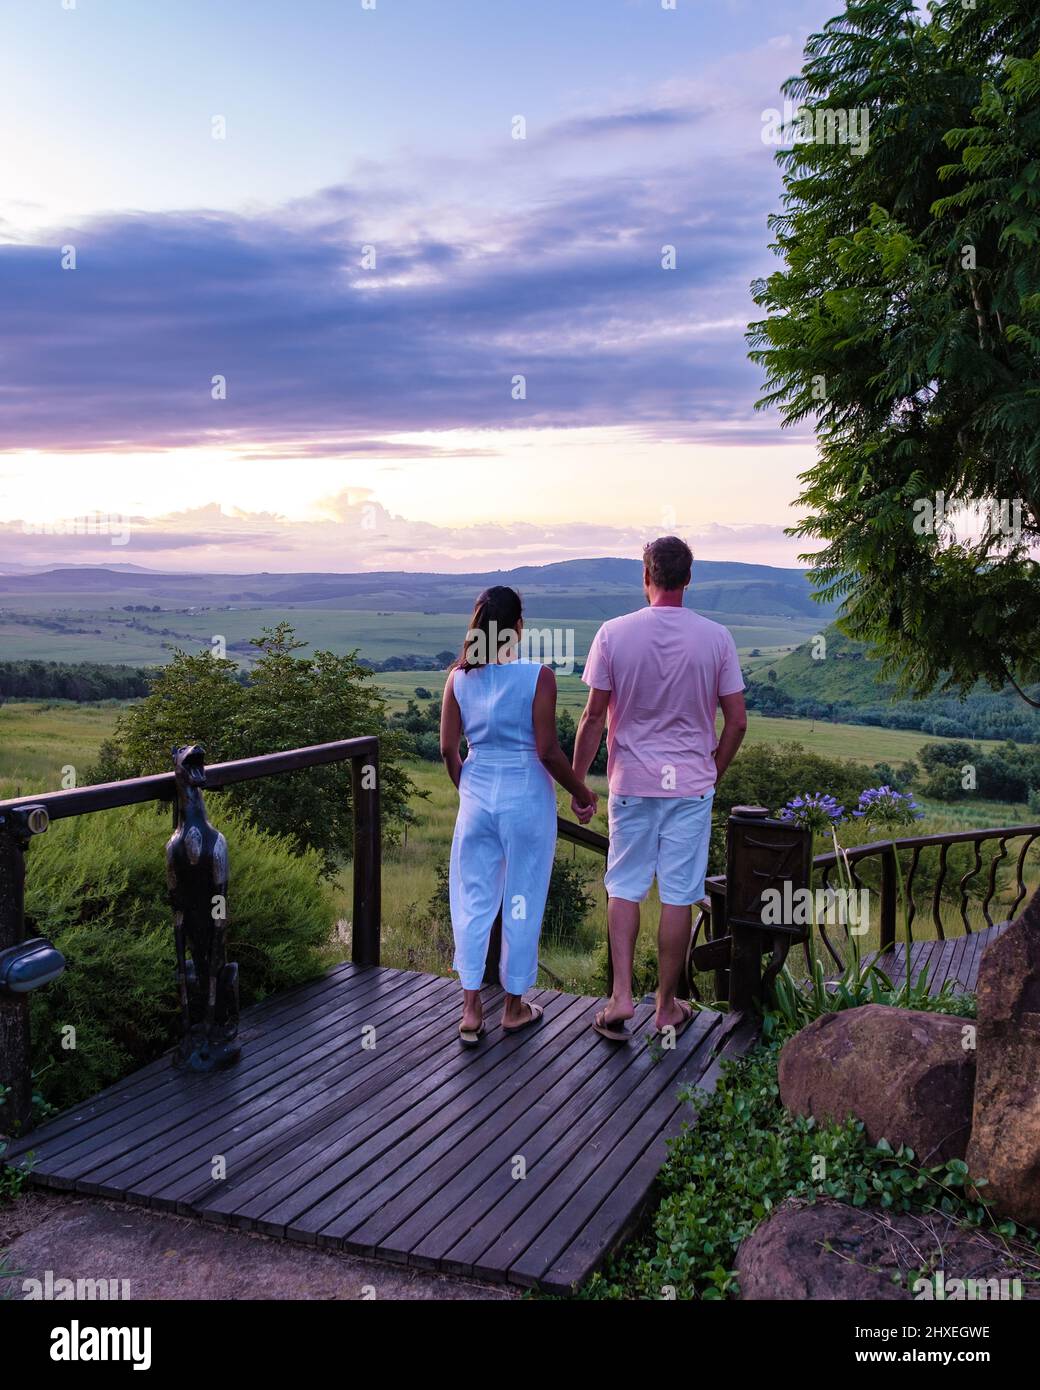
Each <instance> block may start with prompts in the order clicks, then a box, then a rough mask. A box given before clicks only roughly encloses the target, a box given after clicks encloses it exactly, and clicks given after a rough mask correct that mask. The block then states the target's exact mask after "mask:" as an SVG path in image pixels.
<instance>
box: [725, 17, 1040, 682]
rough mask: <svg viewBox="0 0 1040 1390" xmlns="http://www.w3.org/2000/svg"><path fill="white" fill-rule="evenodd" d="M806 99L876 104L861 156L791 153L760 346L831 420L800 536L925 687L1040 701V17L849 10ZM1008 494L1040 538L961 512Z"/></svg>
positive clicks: (821, 433) (809, 71) (821, 429)
mask: <svg viewBox="0 0 1040 1390" xmlns="http://www.w3.org/2000/svg"><path fill="white" fill-rule="evenodd" d="M785 93H786V95H787V96H788V97H790V98H792V99H793V100H795V101H797V102H801V103H804V104H805V105H806V106H807V107H809V108H811V109H812V110H814V111H821V110H828V111H835V110H837V111H845V112H848V111H857V110H864V109H865V110H866V112H867V113H868V114H869V142H868V145H867V147H866V148H865V149H863V148H862V147H861V148H860V152H858V153H857V152H854V151H853V149H852V147H851V145H850V144H839V143H825V142H822V141H816V142H805V143H795V144H793V145H792V147H791V148H790V149H787V150H782V151H781V152H780V153H779V155H778V158H779V160H780V162H781V165H782V167H783V169H784V184H785V196H784V206H783V210H782V212H780V213H779V214H777V215H776V216H774V218H773V219H772V222H771V225H772V228H773V230H774V233H775V245H774V249H775V250H776V251H777V252H778V253H779V255H780V257H781V258H782V260H783V262H784V268H783V269H782V270H779V271H778V272H777V273H775V274H774V275H771V276H770V277H769V278H768V279H767V280H765V281H761V282H758V283H757V284H756V286H755V289H754V293H755V298H756V302H757V303H758V304H759V305H760V306H761V307H762V308H763V309H764V310H765V313H766V317H765V318H764V319H762V320H761V321H759V322H758V323H755V324H752V325H751V326H750V329H749V340H750V342H751V345H752V352H751V356H752V358H753V359H754V360H756V361H758V362H759V363H761V364H762V365H763V366H764V367H765V369H766V372H767V394H766V396H765V398H764V400H763V402H762V404H767V403H769V404H773V405H776V406H778V407H779V409H780V411H781V413H782V417H783V420H784V422H785V424H794V423H796V422H798V421H801V420H803V419H805V418H807V417H815V423H816V431H817V435H818V443H819V457H818V462H817V463H816V464H815V465H814V466H813V467H812V468H810V469H809V470H808V472H807V473H806V474H804V475H803V482H804V490H803V492H802V494H801V498H800V501H801V503H802V505H803V506H804V507H805V508H806V512H807V514H806V515H805V517H804V519H803V520H802V521H801V522H800V524H799V525H798V526H796V527H794V528H793V533H794V534H797V535H801V536H805V537H810V538H813V539H815V540H819V541H822V542H823V548H822V549H820V550H819V551H818V552H817V553H816V554H815V556H813V557H811V559H812V563H813V571H812V577H813V579H814V580H815V581H816V583H817V584H818V585H819V588H820V592H821V594H822V595H823V596H825V597H827V598H829V599H835V598H840V599H842V600H844V607H843V612H842V617H841V627H842V628H843V630H844V631H845V632H847V633H848V634H849V635H850V636H854V637H859V638H862V639H864V640H865V641H868V642H869V643H870V644H871V647H872V651H873V653H874V654H875V655H878V656H880V657H881V658H882V660H883V663H884V664H883V674H885V675H891V676H893V677H895V678H896V680H897V681H898V682H899V685H900V688H901V689H902V690H905V691H911V692H913V693H915V694H923V693H927V692H928V691H930V690H932V689H934V688H936V687H937V686H939V687H941V688H942V689H948V690H957V691H960V692H963V693H967V692H969V691H970V690H971V689H972V687H973V686H974V685H975V684H976V681H977V680H978V679H980V678H981V679H983V680H985V681H986V682H987V683H988V684H989V685H990V686H991V687H992V688H993V689H1000V688H1002V687H1004V686H1006V685H1007V683H1008V682H1011V683H1013V684H1014V686H1015V688H1017V689H1019V692H1020V693H1022V694H1023V695H1024V698H1026V699H1028V700H1029V701H1030V702H1031V703H1036V701H1035V699H1034V697H1033V696H1031V695H1029V694H1028V692H1024V691H1023V690H1022V687H1025V686H1027V685H1029V684H1030V683H1032V682H1036V681H1037V680H1038V678H1040V583H1038V577H1040V576H1038V570H1037V564H1036V562H1035V561H1034V560H1033V559H1032V558H1031V556H1030V554H1029V548H1030V545H1031V544H1035V543H1036V542H1037V540H1038V539H1040V254H1038V247H1040V8H1038V7H1037V5H1036V0H985V3H979V4H978V5H977V6H973V7H966V6H964V5H963V4H962V3H961V0H936V2H935V3H933V5H932V6H931V8H930V13H929V14H928V16H926V17H922V16H920V15H919V14H918V13H917V12H916V7H915V5H914V4H913V3H911V2H910V0H848V3H847V4H846V7H845V10H844V12H843V13H842V14H841V15H840V16H838V17H837V18H835V19H833V20H831V21H830V22H829V23H828V24H827V25H826V26H825V27H824V29H823V31H822V32H821V33H819V34H815V35H813V36H812V38H811V39H810V41H809V43H808V46H807V56H806V62H805V65H804V67H803V69H802V72H801V75H800V76H798V77H796V78H793V79H792V80H791V81H790V82H789V83H788V84H787V86H786V88H785ZM940 495H941V496H942V498H943V499H945V508H946V514H945V516H944V515H943V514H942V509H941V508H940V507H937V506H936V502H937V499H939V498H940ZM986 499H1003V500H1004V501H1005V502H1007V503H1009V504H1011V503H1013V502H1014V500H1015V499H1021V502H1022V506H1023V512H1022V532H1021V535H1018V536H1016V535H1008V533H1007V528H1006V527H1002V525H1001V522H1002V520H1005V518H1001V517H1000V515H999V513H998V514H997V515H995V516H993V517H990V518H989V519H988V520H987V519H986V518H980V520H979V524H978V527H977V528H976V527H974V526H972V527H969V528H968V530H971V531H974V530H976V529H978V531H979V534H978V535H969V534H966V528H965V527H964V525H963V519H960V520H959V519H958V518H957V517H956V515H953V516H952V517H951V515H950V512H955V509H956V506H957V504H958V502H963V503H968V502H975V503H977V502H982V501H984V500H986ZM929 506H931V507H932V509H933V514H934V515H933V519H934V526H933V527H932V529H929V528H928V520H929V517H928V507H929ZM1006 519H1010V518H1006ZM806 558H810V557H806Z"/></svg>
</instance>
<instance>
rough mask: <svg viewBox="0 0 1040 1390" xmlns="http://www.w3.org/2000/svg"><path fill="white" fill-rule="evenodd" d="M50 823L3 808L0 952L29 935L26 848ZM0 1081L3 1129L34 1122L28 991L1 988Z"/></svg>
mask: <svg viewBox="0 0 1040 1390" xmlns="http://www.w3.org/2000/svg"><path fill="white" fill-rule="evenodd" d="M46 828H47V812H46V811H43V810H41V809H40V808H38V807H27V808H26V809H24V810H22V809H18V810H7V811H0V951H4V950H7V949H8V948H10V947H12V946H20V945H21V944H22V942H23V941H24V940H25V851H26V849H27V848H28V846H29V841H30V839H31V837H32V836H33V835H37V834H40V833H41V832H42V831H44V830H46ZM0 1086H4V1087H6V1088H7V1091H8V1094H7V1096H6V1101H5V1104H4V1105H3V1107H2V1108H0V1130H3V1131H5V1132H7V1133H12V1132H14V1131H19V1132H21V1131H23V1130H26V1129H28V1128H29V1125H30V1124H31V1122H32V1049H31V1045H30V1038H29V995H28V994H27V993H26V994H8V993H7V992H6V991H5V990H3V989H0Z"/></svg>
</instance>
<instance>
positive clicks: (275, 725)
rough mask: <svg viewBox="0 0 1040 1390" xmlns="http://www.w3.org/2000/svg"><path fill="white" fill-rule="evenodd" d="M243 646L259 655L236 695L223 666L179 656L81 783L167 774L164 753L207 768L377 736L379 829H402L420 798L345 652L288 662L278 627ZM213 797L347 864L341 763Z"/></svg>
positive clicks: (368, 676) (396, 741) (290, 651)
mask: <svg viewBox="0 0 1040 1390" xmlns="http://www.w3.org/2000/svg"><path fill="white" fill-rule="evenodd" d="M253 645H254V646H255V647H257V648H258V649H259V652H260V656H259V658H258V660H257V661H256V663H255V665H254V666H253V668H252V670H251V671H250V673H249V679H248V681H247V683H245V684H242V683H241V682H240V680H239V672H238V667H237V664H236V663H235V662H234V661H231V660H230V659H228V658H226V657H215V656H210V655H209V654H208V653H201V654H196V655H191V654H188V653H186V652H182V651H178V652H177V653H176V654H175V656H174V659H173V660H172V661H171V662H170V663H169V665H167V666H165V667H162V668H161V669H159V670H158V671H157V672H156V673H155V675H154V676H153V678H152V693H151V694H150V695H149V696H148V697H147V699H145V700H142V701H141V702H140V703H139V704H136V705H134V706H132V707H131V708H130V709H128V710H127V711H126V713H125V714H123V715H122V716H121V717H120V720H119V723H118V725H117V727H116V733H115V737H114V738H113V739H111V740H110V741H108V742H106V743H105V744H104V745H103V746H102V748H101V752H100V755H99V761H98V764H97V766H96V767H94V768H92V769H91V771H90V772H89V774H88V778H89V780H90V781H92V782H102V781H115V780H118V779H120V778H123V777H139V776H144V775H147V774H149V773H154V772H168V771H169V769H170V753H171V749H173V748H174V747H177V746H180V745H183V744H186V743H194V742H198V743H201V744H203V746H204V747H205V749H206V756H207V761H208V762H210V763H216V762H226V761H228V760H229V759H232V758H247V757H254V756H256V755H258V754H260V753H275V752H280V751H282V750H284V749H288V748H300V747H304V746H306V745H308V744H313V743H331V742H334V741H335V740H338V739H345V738H357V737H360V736H362V735H366V734H376V735H378V736H379V739H380V781H381V793H382V811H383V816H384V818H385V821H386V822H388V825H389V828H390V829H391V832H392V829H393V826H394V824H395V823H397V824H400V823H402V822H404V821H406V820H411V819H412V815H411V812H410V811H409V808H408V800H409V797H412V796H415V795H418V792H417V789H416V788H415V786H414V785H413V783H412V782H411V780H410V779H409V777H408V776H407V775H406V774H405V772H404V771H403V769H402V768H401V766H400V758H401V755H402V753H403V752H404V751H406V750H407V748H408V740H407V737H406V736H405V735H403V734H402V733H400V732H398V731H396V730H393V729H390V728H388V725H387V718H386V704H385V701H384V699H383V697H382V695H381V693H380V691H379V690H378V688H377V687H376V686H375V685H374V684H373V683H372V673H371V672H370V671H367V670H366V669H365V668H364V667H363V666H360V665H359V664H358V662H357V661H356V660H355V656H354V654H353V653H351V654H349V655H346V656H337V655H336V654H335V653H334V652H328V651H316V652H315V653H314V654H313V655H312V656H299V655H297V653H298V652H299V651H300V650H301V648H302V647H303V646H304V645H305V644H304V643H302V642H298V641H296V637H295V632H294V630H293V628H292V627H291V625H290V624H289V623H286V622H283V623H279V624H278V625H277V627H275V628H265V629H264V633H263V635H262V636H261V637H258V638H255V639H254V640H253ZM219 795H221V796H224V797H226V798H227V799H228V801H229V802H230V803H231V804H232V805H234V806H235V807H236V808H237V809H239V810H240V811H242V812H244V814H245V815H246V816H247V817H248V818H249V819H250V820H251V821H252V822H253V824H255V825H256V826H258V827H259V828H260V829H262V830H267V831H270V832H273V833H276V834H279V835H283V836H286V837H287V838H288V839H289V840H290V841H291V842H292V843H294V844H295V845H296V846H297V848H298V849H300V850H304V849H314V850H316V851H317V852H318V853H319V854H320V855H321V857H322V861H323V863H324V865H325V869H326V871H327V872H330V873H331V872H333V871H334V870H335V868H336V867H337V866H338V865H339V864H340V863H341V862H342V861H343V860H344V859H345V858H348V857H349V855H350V853H351V849H352V840H353V818H352V811H351V805H352V788H351V770H350V764H349V763H334V764H330V765H329V766H328V767H316V768H308V769H307V770H306V771H303V772H294V773H289V774H286V775H282V776H278V777H265V778H262V779H259V780H257V781H254V782H242V783H240V784H239V785H237V786H235V787H231V788H229V789H228V790H227V791H225V792H222V793H220V794H219Z"/></svg>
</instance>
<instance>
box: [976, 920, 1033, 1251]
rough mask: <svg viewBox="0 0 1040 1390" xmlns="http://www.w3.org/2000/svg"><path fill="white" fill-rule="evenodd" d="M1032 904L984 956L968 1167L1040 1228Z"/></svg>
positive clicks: (1019, 1216)
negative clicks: (976, 1073)
mask: <svg viewBox="0 0 1040 1390" xmlns="http://www.w3.org/2000/svg"><path fill="white" fill-rule="evenodd" d="M1034 906H1035V905H1034V904H1033V903H1031V904H1030V906H1029V908H1027V910H1026V911H1025V912H1024V913H1023V915H1022V916H1021V917H1020V918H1019V919H1018V920H1017V921H1016V922H1013V923H1012V925H1011V926H1010V927H1008V929H1007V931H1006V932H1004V934H1003V935H1002V936H999V937H997V939H996V940H995V941H992V942H990V944H989V945H988V946H987V947H986V949H985V951H984V952H983V954H982V962H981V964H980V966H979V981H978V987H977V996H978V1006H979V1011H978V1012H979V1016H978V1080H977V1082H976V1086H975V1110H974V1118H973V1123H972V1130H971V1142H970V1144H969V1145H968V1154H967V1159H968V1168H969V1170H970V1172H971V1175H972V1177H974V1178H985V1179H986V1184H987V1185H986V1186H985V1187H982V1188H980V1189H979V1191H980V1195H981V1196H982V1197H984V1198H985V1199H986V1201H987V1202H990V1203H991V1204H992V1205H993V1207H994V1208H995V1210H996V1211H998V1212H999V1213H1000V1214H1001V1215H1004V1216H1010V1217H1012V1218H1013V1219H1014V1220H1016V1221H1021V1222H1023V1223H1025V1224H1026V1225H1030V1226H1040V913H1037V912H1035V911H1034Z"/></svg>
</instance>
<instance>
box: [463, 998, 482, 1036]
mask: <svg viewBox="0 0 1040 1390" xmlns="http://www.w3.org/2000/svg"><path fill="white" fill-rule="evenodd" d="M483 1021H484V1015H483V1014H482V1013H481V1011H480V1008H479V1006H477V1005H472V1006H471V1005H469V1004H467V1005H466V1007H465V1008H464V1009H463V1010H462V1022H461V1023H460V1024H459V1027H460V1028H464V1029H465V1031H466V1032H467V1033H476V1032H477V1031H478V1030H479V1028H480V1025H481V1024H482V1023H483Z"/></svg>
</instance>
